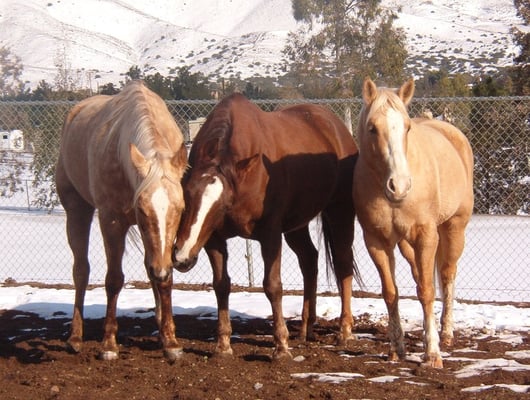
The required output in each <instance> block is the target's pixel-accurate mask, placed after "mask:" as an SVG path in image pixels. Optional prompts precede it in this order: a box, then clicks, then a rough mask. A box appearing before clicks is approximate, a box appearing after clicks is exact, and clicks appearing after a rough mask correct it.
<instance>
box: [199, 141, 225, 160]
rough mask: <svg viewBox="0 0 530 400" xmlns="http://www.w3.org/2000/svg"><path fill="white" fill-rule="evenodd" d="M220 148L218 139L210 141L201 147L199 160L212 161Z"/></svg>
mask: <svg viewBox="0 0 530 400" xmlns="http://www.w3.org/2000/svg"><path fill="white" fill-rule="evenodd" d="M220 148H221V144H220V140H219V139H217V138H215V139H210V140H208V141H207V142H206V143H204V146H202V148H201V151H200V152H201V157H200V158H203V159H207V160H213V159H214V158H215V157H216V156H217V155H218V154H219V151H220Z"/></svg>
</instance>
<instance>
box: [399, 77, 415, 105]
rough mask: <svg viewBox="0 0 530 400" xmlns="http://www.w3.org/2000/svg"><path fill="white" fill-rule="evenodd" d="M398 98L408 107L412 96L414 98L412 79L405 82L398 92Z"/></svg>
mask: <svg viewBox="0 0 530 400" xmlns="http://www.w3.org/2000/svg"><path fill="white" fill-rule="evenodd" d="M398 96H399V98H400V99H401V101H403V104H405V105H406V106H408V105H409V103H410V101H411V100H412V96H414V79H413V78H410V79H409V80H408V81H407V82H405V83H404V84H403V85H402V86H401V87H400V88H399V91H398Z"/></svg>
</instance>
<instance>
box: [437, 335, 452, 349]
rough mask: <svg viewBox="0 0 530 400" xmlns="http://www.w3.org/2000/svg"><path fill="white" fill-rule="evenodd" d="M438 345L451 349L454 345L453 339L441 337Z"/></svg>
mask: <svg viewBox="0 0 530 400" xmlns="http://www.w3.org/2000/svg"><path fill="white" fill-rule="evenodd" d="M440 344H441V345H442V346H443V347H446V348H447V347H453V344H454V338H453V337H452V336H443V335H442V338H441V340H440Z"/></svg>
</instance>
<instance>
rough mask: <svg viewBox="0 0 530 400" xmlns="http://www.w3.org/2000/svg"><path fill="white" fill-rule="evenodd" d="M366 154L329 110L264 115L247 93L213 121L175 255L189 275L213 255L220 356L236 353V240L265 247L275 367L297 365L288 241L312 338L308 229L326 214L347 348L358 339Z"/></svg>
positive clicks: (197, 159) (223, 106) (187, 180)
mask: <svg viewBox="0 0 530 400" xmlns="http://www.w3.org/2000/svg"><path fill="white" fill-rule="evenodd" d="M356 155H357V147H356V145H355V142H354V140H353V138H352V135H351V134H350V132H349V131H348V130H347V128H346V127H345V125H344V124H343V123H342V121H340V119H339V118H338V117H337V116H336V115H334V114H333V113H332V112H331V111H330V110H328V109H326V108H323V107H320V106H317V105H296V106H292V107H289V108H285V109H283V110H280V111H274V112H264V111H262V110H261V109H259V108H258V107H257V106H256V105H254V104H253V103H251V102H249V101H248V100H247V99H246V98H245V97H244V96H242V95H240V94H234V95H231V96H229V97H227V98H225V99H224V100H222V101H221V102H220V103H219V104H218V105H217V106H216V108H215V109H214V110H213V111H212V112H211V113H210V115H209V116H208V118H207V120H206V122H205V124H204V125H203V126H202V128H201V129H200V131H199V133H198V134H197V136H196V138H195V140H194V142H193V145H192V148H191V150H190V157H189V164H190V166H191V168H190V169H189V170H188V171H187V173H186V175H185V176H184V178H183V188H184V197H185V200H186V209H185V211H184V213H183V215H182V220H181V225H180V227H179V231H178V235H177V241H176V247H175V254H174V258H175V268H176V269H178V270H179V271H187V270H189V269H190V268H191V267H193V265H194V264H195V262H196V260H197V254H198V252H199V250H200V249H201V248H202V247H203V246H204V249H205V250H206V253H207V254H208V257H209V259H210V262H211V264H212V268H213V287H214V290H215V294H216V296H217V304H218V311H219V313H218V341H217V347H216V353H217V354H232V349H231V347H230V334H231V325H230V317H229V310H228V296H229V293H230V278H229V275H228V272H227V258H228V252H227V245H226V240H227V238H230V237H234V236H241V237H244V238H250V239H255V240H257V241H259V243H260V245H261V253H262V257H263V261H264V268H265V271H264V279H263V287H264V291H265V294H266V295H267V298H268V299H269V301H270V302H271V306H272V314H273V324H274V340H275V346H276V347H275V350H274V354H273V358H275V359H277V358H282V357H285V356H287V357H290V353H289V350H288V345H287V341H288V335H289V333H288V330H287V326H286V324H285V321H284V319H283V313H282V283H281V274H280V263H281V246H282V233H284V236H285V240H286V242H287V244H288V245H289V247H290V248H291V249H292V250H293V251H294V252H295V253H296V255H297V257H298V261H299V264H300V268H301V270H302V273H303V277H304V303H303V311H302V328H301V333H300V335H301V336H303V337H304V338H307V337H308V338H311V337H312V335H313V332H312V329H313V327H312V325H313V323H314V322H315V320H316V309H315V308H316V287H317V272H318V265H317V264H318V252H317V250H316V249H315V247H314V245H313V243H312V241H311V237H310V233H309V228H308V224H309V222H310V221H311V219H313V218H314V217H315V216H317V215H318V214H319V213H321V217H322V227H323V232H324V237H325V243H326V244H327V247H326V249H327V253H326V254H327V256H328V258H327V260H328V265H329V264H330V263H332V264H333V267H334V272H335V277H336V279H337V283H338V286H339V290H340V293H341V298H342V313H341V333H340V335H339V340H346V339H348V338H349V337H350V336H351V329H352V324H353V318H352V315H351V304H350V302H351V291H352V277H353V275H354V273H355V274H356V277H358V273H357V268H356V266H355V264H354V260H353V251H352V243H353V226H354V225H353V224H354V217H355V214H354V209H353V201H352V199H351V188H352V183H351V177H352V174H353V167H354V164H355V160H356Z"/></svg>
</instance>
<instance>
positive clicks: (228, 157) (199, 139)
mask: <svg viewBox="0 0 530 400" xmlns="http://www.w3.org/2000/svg"><path fill="white" fill-rule="evenodd" d="M241 101H243V102H245V103H248V104H251V103H250V102H248V100H247V99H246V98H245V97H244V96H243V95H241V94H239V93H234V94H232V95H230V96H227V97H225V98H224V99H223V100H221V101H220V102H219V103H218V104H217V106H216V107H215V109H214V110H213V111H212V112H211V113H210V115H209V116H208V118H207V119H206V122H205V123H204V125H203V126H202V128H201V129H200V131H199V133H198V134H197V136H196V137H195V139H194V141H193V146H192V148H191V151H190V155H189V159H190V164H191V165H196V163H197V162H200V163H205V164H211V165H215V166H217V167H218V168H219V169H220V171H221V173H222V174H223V175H224V176H225V177H226V179H227V180H228V182H229V183H230V184H231V185H233V184H234V182H235V165H234V160H233V158H232V152H231V151H230V139H231V137H232V112H233V108H234V103H236V102H241Z"/></svg>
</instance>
